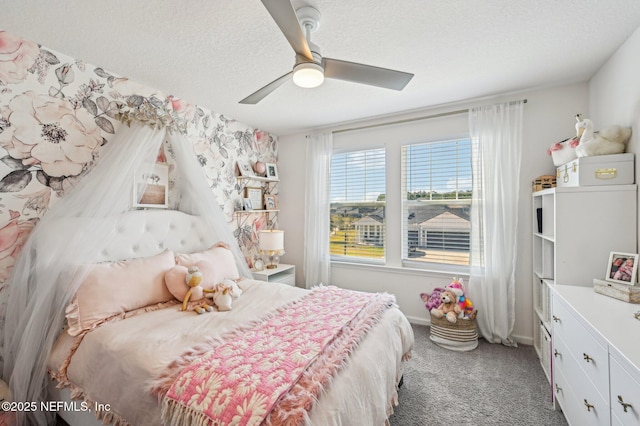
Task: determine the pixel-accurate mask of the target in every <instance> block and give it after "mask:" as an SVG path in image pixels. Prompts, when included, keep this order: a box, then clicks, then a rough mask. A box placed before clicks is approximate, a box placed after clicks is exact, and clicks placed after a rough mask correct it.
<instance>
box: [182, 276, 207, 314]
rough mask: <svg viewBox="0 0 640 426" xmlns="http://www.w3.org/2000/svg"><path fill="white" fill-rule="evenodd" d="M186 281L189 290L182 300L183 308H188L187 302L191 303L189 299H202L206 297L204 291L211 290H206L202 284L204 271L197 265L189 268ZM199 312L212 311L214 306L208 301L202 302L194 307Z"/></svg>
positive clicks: (184, 309)
mask: <svg viewBox="0 0 640 426" xmlns="http://www.w3.org/2000/svg"><path fill="white" fill-rule="evenodd" d="M185 281H186V283H187V285H188V286H189V291H187V294H186V295H185V296H184V299H183V300H182V310H183V311H186V310H187V303H189V299H191V300H194V301H195V300H200V299H203V298H204V293H205V292H209V291H211V290H205V289H203V288H202V287H201V286H200V283H201V282H202V273H201V272H200V270H199V269H198V267H197V266H195V265H193V266H190V267H189V269H188V270H187V276H186V277H185ZM194 310H195V311H196V312H197V313H198V314H204V313H205V312H212V311H213V306H210V305H208V304H207V303H201V304H199V305H198V306H196V307H195V309H194Z"/></svg>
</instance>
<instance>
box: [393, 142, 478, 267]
mask: <svg viewBox="0 0 640 426" xmlns="http://www.w3.org/2000/svg"><path fill="white" fill-rule="evenodd" d="M471 176H472V175H471V141H470V140H469V139H460V140H451V141H440V142H430V143H420V144H412V145H405V146H403V147H402V194H403V208H402V212H403V233H402V234H403V242H402V250H403V253H402V259H403V261H408V262H422V263H441V264H454V265H468V264H469V237H470V231H471V223H470V220H469V219H470V207H471Z"/></svg>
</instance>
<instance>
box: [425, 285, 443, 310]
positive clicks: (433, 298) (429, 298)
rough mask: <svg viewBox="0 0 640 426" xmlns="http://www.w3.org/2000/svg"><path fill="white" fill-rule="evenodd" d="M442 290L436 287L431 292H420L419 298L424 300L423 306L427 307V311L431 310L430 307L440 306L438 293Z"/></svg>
mask: <svg viewBox="0 0 640 426" xmlns="http://www.w3.org/2000/svg"><path fill="white" fill-rule="evenodd" d="M443 291H444V288H440V287H436V288H434V289H433V292H431V294H429V293H420V298H421V299H422V301H423V302H424V307H425V308H427V311H429V312H431V310H432V309H435V308H437V307H438V306H440V293H442V292H443Z"/></svg>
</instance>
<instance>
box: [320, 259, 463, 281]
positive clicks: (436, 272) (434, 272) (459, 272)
mask: <svg viewBox="0 0 640 426" xmlns="http://www.w3.org/2000/svg"><path fill="white" fill-rule="evenodd" d="M331 267H332V268H334V267H335V268H344V269H363V270H372V269H373V270H379V271H380V272H392V273H394V274H400V275H419V276H425V275H430V276H445V277H449V278H450V277H451V275H452V274H453V275H455V276H461V277H469V267H461V266H456V265H450V266H449V267H445V268H447V269H444V268H438V269H435V268H424V267H423V268H414V267H409V266H404V267H402V266H387V265H383V264H375V263H356V262H345V261H338V260H332V261H331Z"/></svg>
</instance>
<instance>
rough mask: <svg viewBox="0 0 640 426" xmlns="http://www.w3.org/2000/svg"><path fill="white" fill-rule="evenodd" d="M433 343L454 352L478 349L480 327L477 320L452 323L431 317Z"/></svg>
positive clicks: (459, 320)
mask: <svg viewBox="0 0 640 426" xmlns="http://www.w3.org/2000/svg"><path fill="white" fill-rule="evenodd" d="M430 331H431V335H430V336H429V338H430V339H431V341H432V342H434V343H435V344H437V345H438V346H441V347H443V348H445V349H450V350H453V351H470V350H473V349H475V348H476V347H478V327H477V324H476V320H475V318H473V319H461V318H458V321H456V322H454V323H451V322H449V321H448V320H447V319H446V318H436V317H434V316H433V315H431V327H430Z"/></svg>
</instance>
